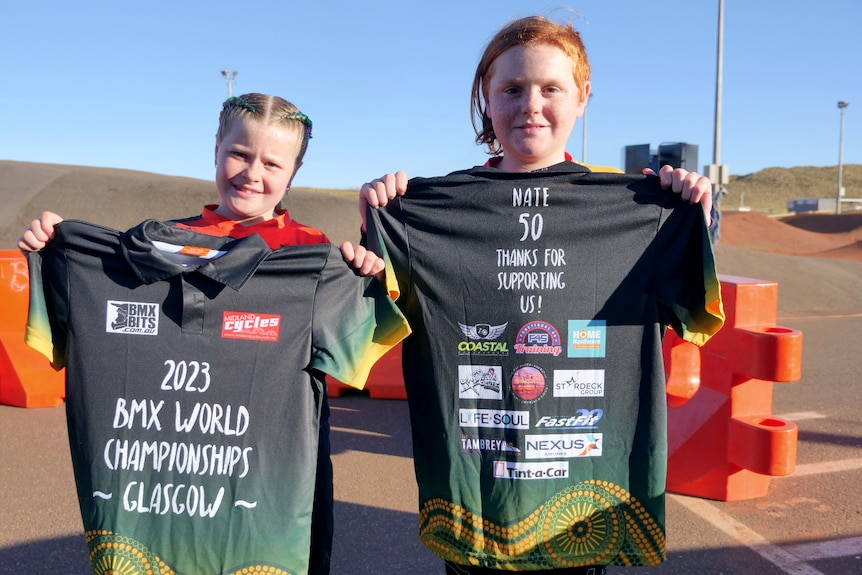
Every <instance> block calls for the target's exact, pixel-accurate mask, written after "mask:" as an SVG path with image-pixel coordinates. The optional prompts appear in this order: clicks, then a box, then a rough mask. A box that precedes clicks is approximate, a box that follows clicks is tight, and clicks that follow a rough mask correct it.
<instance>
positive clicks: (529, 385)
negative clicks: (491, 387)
mask: <svg viewBox="0 0 862 575" xmlns="http://www.w3.org/2000/svg"><path fill="white" fill-rule="evenodd" d="M545 382H546V378H545V372H544V370H543V369H542V368H541V367H539V366H538V365H530V364H527V365H522V366H521V367H519V368H518V369H516V370H515V373H513V374H512V393H513V394H515V397H517V398H518V399H520V400H521V401H523V402H524V403H535V402H537V401H539V400H540V399H542V396H543V395H545V390H546V389H547V384H546V383H545Z"/></svg>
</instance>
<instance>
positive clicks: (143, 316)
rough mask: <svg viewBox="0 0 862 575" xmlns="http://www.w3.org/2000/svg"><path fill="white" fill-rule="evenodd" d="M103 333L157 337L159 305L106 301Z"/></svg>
mask: <svg viewBox="0 0 862 575" xmlns="http://www.w3.org/2000/svg"><path fill="white" fill-rule="evenodd" d="M105 331H106V332H107V333H126V334H134V335H159V304H157V303H141V302H135V301H115V300H108V307H107V310H106V320H105Z"/></svg>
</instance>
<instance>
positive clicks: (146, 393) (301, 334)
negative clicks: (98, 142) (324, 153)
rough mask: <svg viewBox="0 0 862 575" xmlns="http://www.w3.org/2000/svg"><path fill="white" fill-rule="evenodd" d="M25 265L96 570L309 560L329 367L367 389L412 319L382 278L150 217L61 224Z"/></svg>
mask: <svg viewBox="0 0 862 575" xmlns="http://www.w3.org/2000/svg"><path fill="white" fill-rule="evenodd" d="M29 264H30V278H31V290H32V291H31V310H30V317H29V324H28V333H27V338H28V343H29V344H30V345H32V346H33V347H35V348H37V349H40V350H41V351H43V352H44V353H46V354H47V355H48V356H49V357H50V358H51V359H52V361H53V364H54V365H55V367H57V368H60V367H63V366H65V367H66V380H67V383H66V387H67V389H66V392H67V412H68V423H69V440H70V443H71V449H72V461H73V465H74V472H75V479H76V482H77V488H78V497H79V501H80V506H81V512H82V516H83V521H84V527H85V531H86V536H87V539H88V543H89V549H90V559H91V563H92V566H93V570H94V572H97V573H103V572H116V573H132V572H136V573H182V574H188V575H192V574H201V575H214V574H227V573H246V572H248V573H284V574H304V573H306V572H307V570H308V562H309V547H310V530H311V518H312V510H313V502H314V488H315V481H316V469H317V461H318V455H319V453H318V449H319V441H318V431H319V426H320V424H321V422H320V418H321V410H322V408H323V406H324V401H325V388H324V385H325V383H324V374H325V373H328V374H331V375H332V376H333V377H336V378H337V379H338V380H340V381H344V382H351V383H353V384H354V385H357V386H360V387H361V386H362V385H363V384H364V382H365V378H366V377H367V374H368V371H369V369H370V367H371V365H372V364H373V363H374V361H375V360H376V359H377V358H379V357H380V356H381V355H382V354H383V353H385V351H386V350H387V349H389V348H390V347H391V346H392V345H394V344H395V343H397V342H398V341H399V340H400V339H401V338H402V337H403V336H404V335H405V334H406V333H407V331H408V328H407V327H406V322H405V321H404V317H403V316H402V315H401V313H400V312H399V311H398V309H397V308H396V307H395V305H394V303H392V301H391V299H390V298H389V296H388V294H387V293H386V291H385V289H384V288H383V286H382V285H379V284H378V283H377V282H376V280H373V279H371V278H359V277H357V276H356V275H355V274H354V272H353V271H352V270H350V269H349V267H348V266H347V265H346V264H345V263H344V261H343V259H342V257H341V254H340V253H339V252H338V250H337V249H336V248H333V247H332V246H330V245H328V244H324V245H312V246H297V247H288V248H282V249H278V250H275V251H272V250H270V249H269V248H268V247H267V245H266V243H265V242H264V241H263V240H262V239H261V238H260V237H259V236H257V235H253V236H251V237H248V238H244V239H238V240H237V239H231V238H224V237H213V236H209V235H202V234H197V233H194V232H190V231H187V230H183V229H179V228H176V227H173V226H169V225H165V224H161V223H158V222H154V221H147V222H144V223H142V224H141V225H139V226H137V227H135V228H133V229H131V230H129V231H128V232H124V233H120V232H117V231H115V230H110V229H107V228H102V227H98V226H94V225H90V224H85V223H82V222H74V221H65V222H63V223H62V224H60V225H59V227H58V228H57V235H56V238H55V239H54V240H52V241H51V242H50V243H49V245H48V247H46V248H45V249H44V250H43V251H41V252H39V253H34V254H31V255H30V259H29ZM324 449H325V447H324Z"/></svg>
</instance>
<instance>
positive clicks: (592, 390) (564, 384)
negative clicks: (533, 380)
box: [554, 369, 605, 397]
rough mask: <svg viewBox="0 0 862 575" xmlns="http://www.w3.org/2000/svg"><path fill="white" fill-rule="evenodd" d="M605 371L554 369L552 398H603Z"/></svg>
mask: <svg viewBox="0 0 862 575" xmlns="http://www.w3.org/2000/svg"><path fill="white" fill-rule="evenodd" d="M604 396H605V370H603V369H555V370H554V397H604Z"/></svg>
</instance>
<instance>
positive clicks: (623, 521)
mask: <svg viewBox="0 0 862 575" xmlns="http://www.w3.org/2000/svg"><path fill="white" fill-rule="evenodd" d="M419 520H420V536H421V537H422V540H423V542H424V543H425V544H426V545H427V546H428V547H429V548H430V549H431V550H432V551H433V552H434V553H436V554H437V555H439V556H440V557H442V558H444V559H447V560H449V561H453V562H455V563H460V564H464V565H481V566H483V567H492V568H504V569H505V568H530V569H551V568H564V567H580V566H584V565H626V566H653V565H658V564H660V563H662V562H663V561H664V560H665V558H666V545H665V532H664V526H663V525H662V524H661V523H660V522H659V521H657V520H656V518H654V517H652V516H651V515H650V513H649V512H648V511H647V509H646V508H645V507H644V506H643V504H641V503H640V502H639V501H638V500H637V499H636V498H634V496H632V495H631V493H629V492H628V491H626V490H625V489H623V488H622V487H620V486H618V485H615V484H613V483H610V482H608V481H598V480H590V481H585V482H582V483H579V484H577V485H574V486H571V487H568V488H566V489H564V490H562V491H560V492H558V493H557V494H556V495H554V496H553V497H552V498H550V499H549V500H548V501H547V502H546V503H545V504H544V505H542V506H541V507H539V508H538V509H536V510H534V511H533V512H532V513H530V514H529V515H527V516H526V517H524V518H523V519H520V520H517V521H514V522H512V523H509V524H501V523H497V522H493V521H490V520H488V519H487V518H483V517H482V516H481V515H479V514H477V513H475V512H474V511H473V510H470V509H468V508H466V507H463V506H461V505H456V504H454V503H452V502H450V501H445V500H443V499H432V500H429V501H427V502H425V504H424V505H422V507H421V509H420V513H419Z"/></svg>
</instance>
